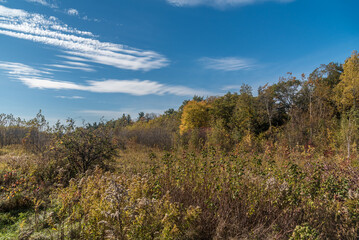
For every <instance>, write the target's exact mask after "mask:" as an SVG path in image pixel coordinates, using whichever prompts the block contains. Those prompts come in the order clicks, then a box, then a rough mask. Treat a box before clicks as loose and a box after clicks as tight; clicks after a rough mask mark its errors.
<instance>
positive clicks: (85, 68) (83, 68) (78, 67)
mask: <svg viewBox="0 0 359 240" xmlns="http://www.w3.org/2000/svg"><path fill="white" fill-rule="evenodd" d="M47 66H50V67H55V68H64V69H75V70H82V71H85V72H94V71H95V70H94V69H92V68H87V67H80V66H69V65H63V64H48V65H47Z"/></svg>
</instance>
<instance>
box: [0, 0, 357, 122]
mask: <svg viewBox="0 0 359 240" xmlns="http://www.w3.org/2000/svg"><path fill="white" fill-rule="evenodd" d="M358 8H359V2H358V1H356V0H348V1H339V0H316V1H313V0H106V1H95V0H86V1H85V0H77V1H70V0H0V52H1V54H0V101H1V105H0V106H1V108H0V112H4V113H12V114H14V115H15V116H20V117H23V118H30V117H33V116H35V115H36V113H37V112H38V111H39V109H42V111H43V113H44V114H45V116H46V117H47V118H48V120H50V122H54V121H56V120H57V119H60V120H64V119H66V118H68V117H72V118H74V119H75V120H78V121H81V120H82V119H84V120H86V121H90V122H91V121H98V120H99V119H100V118H101V117H102V116H104V117H105V119H108V120H109V119H112V118H117V117H119V116H121V115H122V113H126V114H127V113H129V114H131V115H132V116H133V117H134V118H135V117H137V113H138V112H140V111H144V112H154V113H159V114H160V113H163V111H165V110H166V109H169V108H175V109H176V108H178V107H179V106H180V105H181V103H182V102H183V100H185V99H190V98H191V97H193V95H195V94H196V95H201V96H209V95H223V94H225V93H226V92H227V91H232V92H233V91H238V89H239V87H240V85H242V84H243V83H246V84H249V85H251V86H252V87H253V89H254V91H256V89H257V88H258V87H259V86H261V85H264V84H266V83H273V82H276V81H277V80H278V78H279V77H280V76H284V75H285V74H286V73H287V72H293V73H294V74H295V75H297V76H299V75H300V74H301V73H306V74H309V73H310V72H311V71H313V70H314V68H315V67H318V66H319V65H320V64H325V63H329V62H331V61H334V62H343V61H344V60H345V59H346V58H347V57H348V56H349V55H350V54H351V52H352V51H353V50H357V49H358V46H359V24H358V23H359V15H358V14H357V9H358Z"/></svg>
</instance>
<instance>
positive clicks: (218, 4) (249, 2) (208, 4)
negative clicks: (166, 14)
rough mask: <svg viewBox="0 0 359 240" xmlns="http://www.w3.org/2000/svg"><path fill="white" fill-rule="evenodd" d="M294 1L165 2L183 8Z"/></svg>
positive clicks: (224, 0) (207, 0)
mask: <svg viewBox="0 0 359 240" xmlns="http://www.w3.org/2000/svg"><path fill="white" fill-rule="evenodd" d="M293 1H295V0H167V2H168V3H170V4H172V5H174V6H178V7H183V6H190V7H194V6H199V5H207V6H212V7H219V8H224V7H234V6H244V5H250V4H255V3H262V2H280V3H287V2H293Z"/></svg>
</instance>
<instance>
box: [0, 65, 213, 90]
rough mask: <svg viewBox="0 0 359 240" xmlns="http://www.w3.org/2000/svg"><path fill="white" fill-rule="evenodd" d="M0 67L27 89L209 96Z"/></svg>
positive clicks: (157, 85)
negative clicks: (57, 77)
mask: <svg viewBox="0 0 359 240" xmlns="http://www.w3.org/2000/svg"><path fill="white" fill-rule="evenodd" d="M0 69H2V70H5V71H6V73H7V74H8V75H9V77H12V78H14V79H16V80H19V81H21V82H22V83H23V84H25V85H26V86H28V87H29V88H38V89H55V90H79V91H88V92H95V93H126V94H131V95H136V96H143V95H151V94H153V95H164V94H172V95H178V96H193V95H211V93H210V92H207V91H204V90H196V89H192V88H188V87H185V86H171V85H166V84H162V83H159V82H155V81H150V80H137V79H134V80H118V79H109V80H104V81H94V80H92V81H87V82H86V84H79V83H75V82H70V81H60V80H56V79H53V78H52V74H51V72H50V71H44V70H39V69H35V68H33V67H31V66H28V65H25V64H21V63H14V62H0Z"/></svg>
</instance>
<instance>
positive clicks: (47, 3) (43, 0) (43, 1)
mask: <svg viewBox="0 0 359 240" xmlns="http://www.w3.org/2000/svg"><path fill="white" fill-rule="evenodd" d="M26 1H28V2H32V3H38V4H41V5H43V6H46V7H51V8H57V5H56V4H55V3H52V2H50V1H46V0H26Z"/></svg>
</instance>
